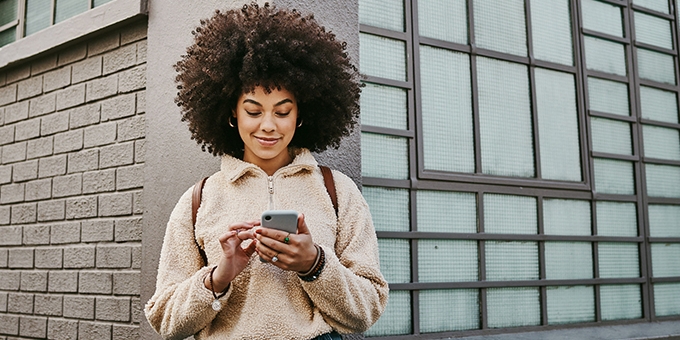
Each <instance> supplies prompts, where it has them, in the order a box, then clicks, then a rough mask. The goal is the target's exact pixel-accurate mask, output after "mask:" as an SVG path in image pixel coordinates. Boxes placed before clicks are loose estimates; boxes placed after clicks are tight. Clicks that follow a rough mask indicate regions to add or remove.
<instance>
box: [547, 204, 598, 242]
mask: <svg viewBox="0 0 680 340" xmlns="http://www.w3.org/2000/svg"><path fill="white" fill-rule="evenodd" d="M599 216H600V215H599V213H598V217H599ZM591 228H592V226H591V214H590V202H588V201H580V200H566V199H549V198H546V199H543V230H544V231H543V232H544V233H545V234H546V235H590V233H591V230H592V229H591Z"/></svg>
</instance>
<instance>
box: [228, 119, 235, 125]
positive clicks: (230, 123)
mask: <svg viewBox="0 0 680 340" xmlns="http://www.w3.org/2000/svg"><path fill="white" fill-rule="evenodd" d="M232 118H234V116H229V119H228V121H229V126H231V127H235V126H234V123H232V122H231V119H232Z"/></svg>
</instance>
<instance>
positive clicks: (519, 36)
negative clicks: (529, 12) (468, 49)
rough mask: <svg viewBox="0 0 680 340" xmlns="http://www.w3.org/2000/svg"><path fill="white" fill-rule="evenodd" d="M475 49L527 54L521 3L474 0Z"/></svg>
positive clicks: (522, 5) (522, 2)
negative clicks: (476, 47) (477, 47)
mask: <svg viewBox="0 0 680 340" xmlns="http://www.w3.org/2000/svg"><path fill="white" fill-rule="evenodd" d="M472 3H473V8H474V18H475V40H476V42H477V46H479V47H481V48H487V49H490V50H494V51H499V52H504V53H509V54H516V55H521V56H526V55H527V39H526V20H525V19H526V18H525V16H524V1H522V0H505V1H498V2H489V1H484V0H473V1H472Z"/></svg>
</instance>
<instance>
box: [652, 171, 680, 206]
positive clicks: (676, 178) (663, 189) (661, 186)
mask: <svg viewBox="0 0 680 340" xmlns="http://www.w3.org/2000/svg"><path fill="white" fill-rule="evenodd" d="M645 171H646V172H647V194H648V195H649V196H654V197H671V198H680V167H678V166H670V165H658V164H646V165H645Z"/></svg>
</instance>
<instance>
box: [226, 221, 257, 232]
mask: <svg viewBox="0 0 680 340" xmlns="http://www.w3.org/2000/svg"><path fill="white" fill-rule="evenodd" d="M258 225H260V221H259V220H251V221H243V222H236V223H232V224H230V225H229V227H227V229H228V230H237V229H251V228H253V227H255V226H258Z"/></svg>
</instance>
